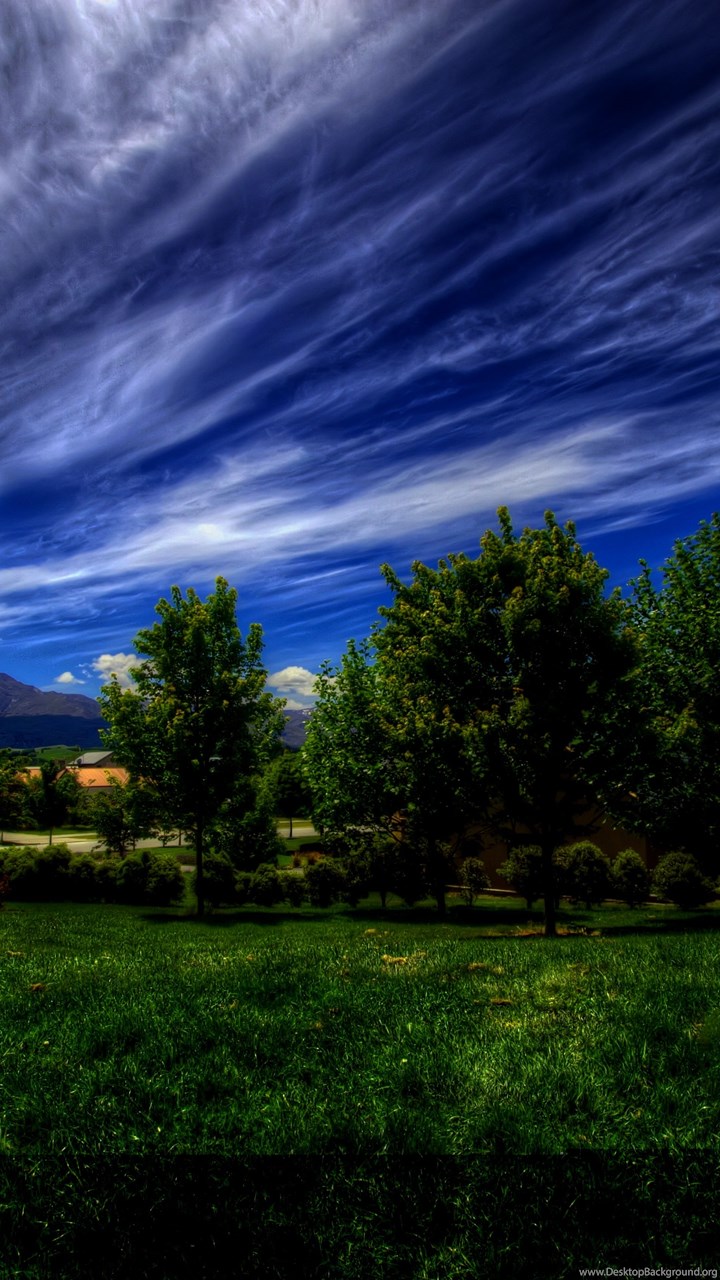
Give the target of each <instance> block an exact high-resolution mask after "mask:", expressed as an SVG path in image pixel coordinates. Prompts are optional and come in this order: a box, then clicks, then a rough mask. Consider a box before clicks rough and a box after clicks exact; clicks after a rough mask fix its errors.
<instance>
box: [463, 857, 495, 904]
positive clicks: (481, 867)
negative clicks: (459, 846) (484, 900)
mask: <svg viewBox="0 0 720 1280" xmlns="http://www.w3.org/2000/svg"><path fill="white" fill-rule="evenodd" d="M459 879H460V884H461V886H462V887H461V889H460V896H461V898H462V900H463V902H466V903H467V905H468V906H469V907H471V906H472V904H473V902H474V900H475V898H477V896H478V894H480V893H482V892H483V889H487V888H488V887H489V885H490V881H489V879H488V876H487V872H486V870H485V863H484V862H483V860H482V858H466V859H465V861H464V862H463V864H462V866H461V868H460V871H459Z"/></svg>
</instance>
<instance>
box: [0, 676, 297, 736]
mask: <svg viewBox="0 0 720 1280" xmlns="http://www.w3.org/2000/svg"><path fill="white" fill-rule="evenodd" d="M285 714H286V716H287V719H288V725H287V729H286V731H285V733H284V734H283V739H284V741H285V743H286V744H287V746H288V747H292V748H293V749H297V747H299V746H301V745H302V743H303V742H304V741H305V725H306V724H307V721H308V717H309V715H310V712H309V711H286V712H285ZM106 727H107V726H106V722H105V721H104V720H103V718H102V716H101V715H100V708H99V707H98V704H97V702H96V700H95V698H87V697H86V696H85V694H83V693H44V692H43V691H42V689H36V688H35V686H34V685H31V684H22V683H21V682H20V681H19V680H14V679H13V677H12V676H8V675H3V674H2V673H0V747H26V748H27V747H53V746H58V745H60V744H61V743H62V744H65V745H67V746H69V747H75V746H77V747H81V748H82V749H83V750H84V751H92V750H93V749H97V748H98V747H100V746H101V745H102V744H101V742H100V737H99V733H98V731H99V730H100V729H104V728H106Z"/></svg>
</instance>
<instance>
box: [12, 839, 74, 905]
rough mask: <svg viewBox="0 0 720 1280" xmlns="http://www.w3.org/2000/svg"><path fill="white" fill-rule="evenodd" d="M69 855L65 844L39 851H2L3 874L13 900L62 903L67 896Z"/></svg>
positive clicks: (23, 849) (48, 846)
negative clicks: (7, 880)
mask: <svg viewBox="0 0 720 1280" xmlns="http://www.w3.org/2000/svg"><path fill="white" fill-rule="evenodd" d="M71 858H72V854H71V852H70V850H69V849H68V847H67V845H66V844H50V845H47V846H46V847H44V848H42V849H35V848H33V849H30V848H20V847H19V846H18V847H16V848H12V849H8V850H6V851H4V852H3V871H4V873H5V875H6V876H7V877H8V879H9V881H10V889H11V893H12V896H13V898H17V899H19V900H20V901H21V902H22V901H26V902H62V901H63V900H64V899H66V898H67V897H68V896H71V895H70V894H69V881H68V867H69V866H70V861H71Z"/></svg>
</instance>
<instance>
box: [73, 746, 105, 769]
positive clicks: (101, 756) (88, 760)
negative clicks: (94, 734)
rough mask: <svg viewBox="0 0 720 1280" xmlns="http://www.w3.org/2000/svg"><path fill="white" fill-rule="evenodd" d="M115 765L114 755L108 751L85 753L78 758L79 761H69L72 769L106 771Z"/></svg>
mask: <svg viewBox="0 0 720 1280" xmlns="http://www.w3.org/2000/svg"><path fill="white" fill-rule="evenodd" d="M114 764H115V760H114V757H113V753H112V751H107V750H106V751H85V752H84V754H83V755H81V756H78V758H77V760H69V761H68V767H69V768H71V769H106V768H108V766H110V765H114Z"/></svg>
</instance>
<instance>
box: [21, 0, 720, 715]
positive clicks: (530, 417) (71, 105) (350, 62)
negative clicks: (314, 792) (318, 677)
mask: <svg viewBox="0 0 720 1280" xmlns="http://www.w3.org/2000/svg"><path fill="white" fill-rule="evenodd" d="M705 9H706V7H705V6H704V5H703V4H700V5H697V6H687V5H683V4H680V3H679V0H658V3H657V4H656V5H654V6H653V7H652V10H651V11H650V10H648V8H647V6H646V5H645V4H644V3H641V0H630V2H629V3H628V2H627V0H623V3H620V0H617V2H615V0H611V3H609V4H607V5H605V6H602V8H593V9H591V10H583V12H582V14H580V12H579V10H578V12H577V13H575V12H574V11H572V8H571V7H570V8H569V9H568V7H567V6H561V7H560V9H559V10H557V12H556V11H555V9H554V8H553V6H550V8H549V9H544V8H542V7H541V8H538V6H537V5H534V4H532V3H531V0H482V2H481V3H469V2H468V0H250V2H248V3H244V4H236V3H228V0H202V2H201V3H196V2H195V0H152V3H146V2H145V0H118V3H102V2H101V0H74V2H73V3H70V2H69V0H46V2H45V3H43V4H42V5H27V4H26V3H21V0H7V3H6V4H5V6H4V9H3V13H2V16H1V17H0V41H2V42H3V44H4V45H5V46H6V47H7V49H8V50H11V51H12V57H11V58H10V59H9V72H8V79H7V83H6V92H7V111H6V112H5V113H3V118H2V120H1V121H0V215H1V216H0V279H1V281H2V286H3V304H4V305H3V314H2V316H0V351H2V356H3V379H2V385H1V386H0V410H1V411H2V415H3V440H2V443H1V444H0V462H1V463H2V465H0V495H2V502H3V506H2V508H1V509H0V529H1V530H2V532H3V535H4V557H3V563H2V568H0V597H1V601H0V622H1V623H2V626H3V637H4V639H3V644H4V645H6V646H8V648H7V652H8V653H9V654H12V653H13V652H16V651H20V652H22V653H26V652H30V650H32V652H33V653H34V654H40V653H42V654H45V653H47V658H45V657H42V662H45V661H48V662H51V663H52V666H50V667H49V668H48V671H47V672H46V673H45V674H44V676H43V677H42V678H43V679H44V680H47V677H48V675H50V673H51V672H53V671H56V670H58V669H59V667H60V665H61V664H65V663H66V662H68V660H69V658H68V647H67V640H68V638H69V637H72V639H73V643H76V644H77V645H78V663H79V662H81V661H82V662H84V663H86V664H88V682H90V681H91V680H92V679H97V678H98V677H99V678H102V679H105V678H107V675H108V673H109V671H110V670H111V669H118V667H119V670H118V674H119V675H120V674H122V678H123V679H127V666H123V662H126V663H131V662H133V661H134V659H133V658H132V655H128V654H127V653H125V652H124V647H126V646H127V645H128V644H129V643H130V640H131V637H132V635H133V634H134V632H135V631H136V630H137V629H138V628H139V627H140V626H142V625H147V623H148V621H149V620H151V616H152V605H153V602H154V599H156V598H157V596H158V595H159V594H160V593H165V592H167V590H168V587H169V584H170V582H171V581H173V580H177V581H179V582H180V583H181V584H184V585H187V583H188V582H190V581H192V582H194V583H196V584H197V585H199V586H201V587H204V586H205V585H207V586H208V587H211V585H212V580H213V578H214V577H215V575H216V574H217V573H223V574H224V575H225V576H226V577H228V578H229V579H230V580H231V581H232V582H235V583H238V585H240V586H242V587H243V588H244V589H245V595H244V598H247V597H249V599H248V602H247V608H248V610H250V608H251V606H252V609H253V610H254V611H255V614H256V616H257V615H259V616H260V617H265V616H268V615H269V616H270V617H271V619H272V623H273V628H274V630H273V635H274V636H275V637H276V639H274V640H272V641H271V640H270V637H269V643H271V644H272V645H273V648H272V656H271V663H272V665H273V667H274V668H275V669H276V674H282V670H283V669H284V668H292V667H300V665H302V666H303V667H304V668H306V669H309V667H310V666H312V665H313V663H314V662H315V660H316V656H317V655H318V654H319V653H320V649H321V646H323V645H325V646H327V647H326V650H325V653H326V654H327V656H330V657H333V656H337V649H338V646H341V645H342V643H343V642H344V640H345V639H346V638H347V635H348V628H350V627H352V628H353V629H355V628H356V626H358V625H361V624H359V622H358V620H359V619H360V617H361V614H362V611H363V610H365V612H366V615H367V623H366V625H365V629H367V627H368V626H369V625H370V622H371V621H372V614H373V609H372V608H371V605H372V602H373V599H374V596H373V593H374V592H375V593H376V592H377V585H376V584H377V580H378V577H377V568H376V566H377V563H378V561H379V560H381V559H385V558H387V559H391V560H392V561H393V563H394V564H396V565H397V566H398V567H399V568H400V569H402V567H403V565H408V564H409V563H410V561H411V560H412V559H413V558H415V557H416V556H421V557H424V558H432V557H437V556H438V555H441V554H444V553H445V552H446V551H448V550H450V549H454V548H457V549H460V548H463V549H468V550H472V549H473V548H474V547H475V545H476V542H477V537H478V535H479V533H480V532H481V531H482V529H484V528H485V527H487V525H488V524H489V523H492V522H493V520H494V512H495V509H496V507H497V506H498V505H499V504H500V503H506V504H508V505H509V506H510V507H511V509H512V510H513V514H514V516H515V518H516V520H517V521H518V522H520V521H523V520H534V519H537V518H538V516H539V514H540V513H541V511H542V508H543V507H545V506H553V507H555V508H556V509H557V510H558V512H559V514H560V515H562V516H566V515H570V516H574V517H576V518H577V519H578V521H579V523H580V526H581V531H582V529H583V528H585V529H586V530H587V531H588V534H589V535H591V536H592V537H593V538H599V539H602V538H603V536H604V535H605V534H607V533H609V532H613V531H615V532H617V531H618V530H620V529H623V530H625V532H626V535H627V540H628V545H629V543H630V541H633V546H634V545H635V543H636V542H637V543H638V547H637V551H638V554H641V553H642V551H643V550H644V548H643V547H642V545H640V543H639V539H640V531H643V530H645V529H647V527H648V526H649V525H650V524H652V522H657V521H668V522H669V523H670V524H672V518H673V512H674V511H675V510H677V509H681V510H682V511H683V518H685V513H687V512H688V511H689V510H691V509H692V510H693V511H695V510H703V512H704V513H707V511H706V508H709V507H710V506H711V505H715V502H716V498H715V495H716V494H717V492H718V482H719V481H720V445H719V444H718V441H720V434H719V433H718V420H717V412H718V411H717V404H718V372H717V361H716V353H715V347H716V334H717V324H718V319H719V318H720V315H719V312H720V304H719V301H718V292H717V288H716V285H715V281H716V277H717V244H718V242H719V237H720V211H719V210H718V204H717V198H716V193H717V186H718V180H719V179H720V159H719V158H718V151H717V113H718V108H720V72H718V66H719V65H720V64H719V63H718V61H717V58H716V57H715V56H714V53H713V49H712V46H713V38H712V32H713V31H714V25H715V24H714V22H713V21H712V15H711V13H710V10H709V8H708V10H707V12H706V11H705ZM678 531H679V532H684V531H685V530H684V529H679V530H678ZM608 545H609V544H608ZM60 635H62V636H63V637H64V639H63V645H62V647H60V646H59V645H57V647H56V648H54V645H56V642H57V638H58V637H59V636H60ZM13 646H15V647H14V648H13ZM101 649H102V650H103V651H104V652H103V654H102V657H101V658H100V659H93V654H97V653H98V652H99V651H100V650H101ZM115 649H117V650H118V652H117V653H114V652H113V650H115ZM321 656H325V655H324V654H323V655H321ZM106 659H107V661H108V663H110V664H112V663H115V667H114V668H113V667H112V665H110V666H108V665H107V664H106V665H105V666H97V665H96V664H97V663H105V660H106ZM118 660H122V661H118ZM40 661H41V659H38V662H40ZM62 674H63V676H64V675H66V674H67V673H65V672H63V673H62ZM61 683H67V684H70V683H71V682H70V681H64V680H63V681H61ZM289 692H290V694H291V697H295V698H297V699H299V700H300V701H301V700H302V698H303V697H308V696H309V694H308V693H307V691H305V692H303V691H302V689H300V688H299V687H298V688H297V689H295V690H293V689H292V688H290V689H289Z"/></svg>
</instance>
